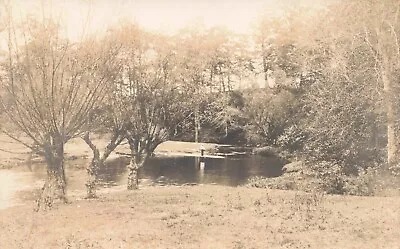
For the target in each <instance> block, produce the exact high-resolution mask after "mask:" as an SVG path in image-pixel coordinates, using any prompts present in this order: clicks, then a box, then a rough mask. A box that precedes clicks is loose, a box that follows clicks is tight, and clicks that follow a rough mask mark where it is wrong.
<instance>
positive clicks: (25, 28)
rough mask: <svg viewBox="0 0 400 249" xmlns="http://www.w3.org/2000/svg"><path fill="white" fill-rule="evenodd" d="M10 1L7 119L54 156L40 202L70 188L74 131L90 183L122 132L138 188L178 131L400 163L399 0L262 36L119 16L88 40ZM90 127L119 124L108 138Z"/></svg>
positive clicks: (276, 23) (278, 21)
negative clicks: (68, 155)
mask: <svg viewBox="0 0 400 249" xmlns="http://www.w3.org/2000/svg"><path fill="white" fill-rule="evenodd" d="M5 10H6V12H5V13H7V15H5V17H4V19H3V20H2V24H3V25H2V27H3V31H2V33H3V37H5V38H6V39H5V44H7V46H6V47H7V48H6V49H4V50H5V53H6V56H5V57H4V58H3V60H2V70H1V72H2V75H1V82H2V97H1V103H2V112H3V113H2V115H3V116H4V119H3V120H6V121H3V123H2V130H3V132H5V133H6V134H8V135H9V136H11V137H12V138H14V139H15V140H17V141H19V142H21V143H23V144H24V145H26V146H27V147H29V148H30V149H32V151H33V152H34V153H37V154H39V155H41V156H43V157H44V158H45V159H46V163H47V167H48V179H47V181H46V185H45V186H44V188H43V194H42V197H41V200H40V202H41V203H45V204H47V205H51V203H52V201H53V197H60V198H61V199H65V187H66V182H65V172H64V163H63V162H64V159H63V151H64V145H65V144H66V143H67V142H68V141H69V140H70V139H72V138H76V137H81V138H82V139H84V140H85V142H86V143H87V144H88V146H89V147H90V148H91V150H92V151H93V160H92V161H91V163H90V165H88V168H87V170H88V173H89V176H90V177H89V180H88V182H87V184H86V185H87V187H88V196H89V197H95V196H96V191H95V190H96V169H97V168H98V167H100V165H101V164H102V163H104V161H105V160H106V159H107V157H108V156H109V155H110V153H111V152H112V151H113V150H114V149H115V148H116V147H117V146H118V145H120V144H121V143H122V142H123V141H127V142H128V144H129V147H130V149H131V158H132V159H131V163H130V166H129V169H130V174H129V179H128V180H129V181H128V182H129V183H128V188H129V189H135V188H137V187H138V186H137V185H138V180H137V179H138V177H137V170H138V168H140V167H141V166H142V165H143V164H144V162H145V161H146V159H147V158H148V157H149V156H151V155H152V153H153V151H154V149H155V148H156V146H157V145H158V144H160V143H161V142H163V141H166V140H168V139H173V140H186V141H196V142H199V141H200V142H219V143H230V144H242V145H251V146H270V147H274V148H277V149H279V150H280V151H285V152H287V153H289V154H290V155H292V156H294V157H297V158H300V159H301V160H304V161H306V162H307V165H310V168H311V169H312V170H313V171H314V172H318V174H317V175H319V176H322V177H332V176H335V179H336V180H337V176H340V175H357V174H360V173H361V172H363V171H364V170H366V169H368V168H381V169H385V170H389V171H391V172H392V171H393V172H394V171H395V170H396V169H398V166H397V165H398V154H399V153H398V149H399V148H398V135H399V129H398V121H397V120H398V117H399V116H398V114H399V113H398V112H399V110H398V106H399V105H398V97H397V96H398V88H399V87H398V84H397V82H398V79H399V67H400V63H399V62H400V46H399V44H400V43H399V38H398V32H399V31H400V25H399V23H400V22H399V21H398V18H399V13H400V11H399V10H400V4H399V3H398V2H397V1H393V0H385V1H379V2H377V1H372V0H363V1H346V2H340V3H337V4H336V5H332V6H329V8H327V9H324V10H321V11H319V12H316V11H315V10H302V11H301V12H300V11H299V12H291V13H289V14H287V15H286V16H282V17H279V18H276V17H275V18H269V17H264V18H263V19H262V20H261V21H260V22H259V24H258V26H257V29H256V30H255V32H254V35H253V36H252V37H245V36H243V35H235V34H233V33H231V32H229V31H228V30H225V29H223V28H211V29H205V28H202V27H197V28H193V27H192V28H191V29H186V30H182V31H181V32H179V33H177V34H175V35H169V36H168V35H160V34H155V33H151V32H147V31H145V30H142V29H141V28H140V27H139V26H137V25H135V24H132V23H120V25H118V26H115V27H112V28H110V29H109V30H108V31H107V32H106V34H105V35H103V36H101V37H95V36H94V37H90V38H88V39H86V40H84V41H80V42H71V41H68V39H67V38H65V37H62V35H61V34H62V32H61V31H62V27H60V25H59V24H58V23H56V22H55V21H54V20H52V19H47V18H43V19H42V20H41V21H38V20H35V19H32V18H30V19H27V20H26V21H24V22H23V23H18V24H17V23H15V21H14V20H13V17H12V14H11V13H12V11H10V7H9V6H8V7H6V8H5ZM349 13H350V14H349ZM354 13H356V14H354ZM93 133H107V134H110V140H109V141H108V145H107V146H106V148H105V150H104V151H99V149H98V147H97V146H96V144H94V142H93V141H92V139H91V134H93ZM21 135H24V137H28V138H29V141H28V142H27V141H26V140H25V139H22V138H21V137H20V136H21ZM340 184H341V183H340V182H337V185H338V186H335V188H340V186H339V185H340ZM339 192H340V191H339Z"/></svg>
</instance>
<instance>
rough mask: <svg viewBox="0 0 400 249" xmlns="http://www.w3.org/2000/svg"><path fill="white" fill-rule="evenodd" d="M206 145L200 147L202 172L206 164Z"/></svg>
mask: <svg viewBox="0 0 400 249" xmlns="http://www.w3.org/2000/svg"><path fill="white" fill-rule="evenodd" d="M204 151H205V148H204V145H203V144H202V145H200V170H204V168H205V166H206V163H205V162H204Z"/></svg>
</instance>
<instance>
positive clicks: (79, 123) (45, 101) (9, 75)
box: [1, 9, 113, 207]
mask: <svg viewBox="0 0 400 249" xmlns="http://www.w3.org/2000/svg"><path fill="white" fill-rule="evenodd" d="M10 13H11V10H10V9H9V12H8V14H9V15H8V19H7V35H8V39H7V41H8V43H7V44H8V54H7V62H6V63H5V64H3V65H2V66H3V70H4V71H5V72H6V75H5V76H4V77H3V78H2V83H3V94H2V95H1V104H2V107H3V109H4V111H5V112H6V114H7V118H8V121H9V122H10V123H11V124H12V125H13V126H14V127H16V129H17V130H18V133H20V134H21V133H22V134H24V135H25V136H26V137H27V138H29V140H30V141H29V142H27V141H26V140H25V139H23V138H20V137H19V134H17V133H13V132H11V131H10V130H6V129H3V131H4V132H5V133H6V134H7V135H9V136H10V137H12V138H13V139H15V140H16V141H18V142H20V143H22V144H24V145H25V146H27V147H28V148H30V149H31V150H32V151H34V152H35V153H37V154H39V155H41V156H43V157H44V158H45V161H46V164H47V179H46V182H45V184H44V186H43V191H42V194H41V197H40V199H39V201H38V204H39V206H38V207H40V206H41V204H43V203H44V204H46V206H45V207H48V206H51V205H52V203H53V200H54V198H60V199H62V200H64V201H66V185H67V182H66V178H65V169H64V145H65V143H67V141H69V140H70V139H71V138H74V137H77V136H80V135H81V134H82V127H83V126H84V124H85V123H86V121H87V117H88V115H89V113H90V112H91V110H92V108H93V107H94V106H96V105H97V104H98V103H99V102H100V101H101V100H102V98H103V96H104V92H105V89H106V87H105V86H106V83H107V75H104V77H99V78H96V80H94V79H95V78H94V77H93V75H96V74H98V73H99V71H101V68H102V67H103V66H106V65H107V66H108V64H111V63H112V58H113V57H112V54H107V56H105V57H100V56H99V54H98V53H97V51H92V50H88V49H86V48H85V47H84V46H83V45H82V44H71V43H70V42H68V40H66V39H64V38H62V36H61V35H60V27H59V25H58V24H57V23H54V22H53V21H52V20H49V19H43V21H42V22H39V21H37V20H35V19H27V20H26V21H25V22H23V23H22V24H21V25H20V26H18V27H20V28H16V24H15V23H14V21H13V19H12V16H11V14H10ZM21 39H22V40H21Z"/></svg>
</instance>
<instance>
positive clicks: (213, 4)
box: [14, 0, 327, 39]
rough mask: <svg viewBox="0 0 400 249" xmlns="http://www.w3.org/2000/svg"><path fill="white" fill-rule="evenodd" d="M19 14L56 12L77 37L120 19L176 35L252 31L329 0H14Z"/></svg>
mask: <svg viewBox="0 0 400 249" xmlns="http://www.w3.org/2000/svg"><path fill="white" fill-rule="evenodd" d="M14 1H15V4H14V16H15V17H17V18H22V17H23V16H25V15H27V14H30V15H42V13H44V14H45V15H46V16H49V15H51V16H52V17H53V18H56V19H59V20H61V22H62V24H63V26H64V28H65V32H66V34H67V36H68V37H70V38H72V39H79V37H81V36H82V34H93V33H96V32H100V33H101V32H104V31H105V30H107V28H108V27H109V26H112V25H115V24H116V23H118V22H119V21H121V20H128V21H132V22H136V23H137V24H139V25H140V26H141V27H143V28H144V29H147V30H150V31H157V32H163V33H167V34H173V33H175V32H177V31H178V30H180V29H182V28H184V27H186V26H188V25H193V24H195V23H197V24H201V25H203V26H204V27H206V28H209V27H215V26H223V27H225V28H227V29H229V30H231V31H233V32H235V33H240V34H249V33H250V32H251V31H252V28H253V27H254V25H255V23H256V21H257V19H258V18H260V15H261V14H267V15H271V16H279V15H283V14H284V13H285V12H286V11H287V10H288V9H296V8H299V7H306V8H315V7H320V6H321V4H322V3H324V2H326V1H327V0H186V1H185V0H14Z"/></svg>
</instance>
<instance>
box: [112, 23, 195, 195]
mask: <svg viewBox="0 0 400 249" xmlns="http://www.w3.org/2000/svg"><path fill="white" fill-rule="evenodd" d="M116 32H117V34H119V39H118V40H119V42H121V43H122V48H121V53H120V56H121V58H123V70H122V72H121V75H120V80H119V83H118V89H119V90H118V91H116V93H117V96H118V97H117V99H118V101H120V106H121V110H122V112H123V113H125V115H126V117H127V119H126V120H125V121H126V122H125V132H126V133H125V134H126V139H127V140H128V144H129V148H130V156H131V161H130V164H129V167H128V169H129V175H128V189H137V188H138V169H139V168H140V167H142V166H143V165H144V164H145V162H146V160H147V159H148V158H149V157H150V156H151V155H152V154H153V152H154V150H155V148H156V147H157V145H159V144H160V143H162V142H164V141H166V140H167V139H169V138H171V136H172V135H173V133H174V132H175V129H176V127H177V126H178V125H179V124H180V123H181V122H183V121H184V120H185V117H187V111H186V109H185V108H186V107H185V106H186V105H185V101H186V99H187V98H186V96H188V94H187V91H185V89H184V87H185V86H183V85H179V84H178V83H177V82H179V81H178V79H177V77H176V75H177V74H176V73H175V70H176V68H177V67H176V62H175V61H176V60H175V52H174V46H173V44H171V43H169V42H168V40H167V38H166V37H163V36H159V35H154V34H150V33H146V32H144V31H142V30H140V29H138V28H137V27H136V26H134V25H132V24H126V25H124V26H122V27H121V29H120V30H119V31H118V30H117V31H116Z"/></svg>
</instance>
